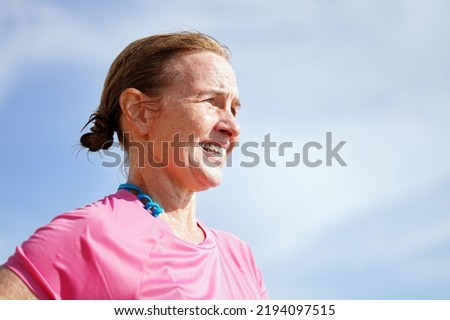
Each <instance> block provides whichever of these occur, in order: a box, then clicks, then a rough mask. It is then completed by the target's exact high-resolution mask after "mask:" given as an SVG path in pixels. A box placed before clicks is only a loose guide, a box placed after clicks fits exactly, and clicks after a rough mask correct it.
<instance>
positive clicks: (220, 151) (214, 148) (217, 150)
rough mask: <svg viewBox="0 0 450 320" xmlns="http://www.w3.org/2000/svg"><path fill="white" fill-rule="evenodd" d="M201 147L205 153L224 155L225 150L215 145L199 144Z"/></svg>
mask: <svg viewBox="0 0 450 320" xmlns="http://www.w3.org/2000/svg"><path fill="white" fill-rule="evenodd" d="M200 145H201V146H202V148H203V149H205V150H206V151H211V152H214V153H218V154H220V155H224V154H225V149H224V148H223V147H221V146H219V145H217V144H213V143H201V144H200Z"/></svg>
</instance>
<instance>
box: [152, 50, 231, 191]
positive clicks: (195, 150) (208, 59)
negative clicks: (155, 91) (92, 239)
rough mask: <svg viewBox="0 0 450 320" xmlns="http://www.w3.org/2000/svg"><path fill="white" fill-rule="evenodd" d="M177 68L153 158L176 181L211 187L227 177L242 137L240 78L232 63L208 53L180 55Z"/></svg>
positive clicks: (186, 185)
mask: <svg viewBox="0 0 450 320" xmlns="http://www.w3.org/2000/svg"><path fill="white" fill-rule="evenodd" d="M175 68H176V71H175V72H177V73H178V74H179V76H178V77H177V80H175V82H174V83H173V84H172V85H171V86H170V88H168V90H167V92H166V93H165V94H164V97H163V101H164V106H163V107H162V108H161V109H160V111H158V114H157V115H156V118H155V119H156V120H155V122H154V123H153V125H152V127H151V129H150V133H149V139H150V141H153V143H154V147H153V148H154V151H153V152H154V153H153V159H154V160H155V161H157V162H158V163H161V162H162V163H163V164H164V166H163V168H161V169H162V170H165V171H166V173H167V175H168V176H169V178H170V179H171V180H172V182H174V183H175V184H176V185H179V186H180V187H183V188H187V189H190V190H192V191H201V190H206V189H208V188H210V187H215V186H217V185H219V184H220V182H221V181H222V169H223V166H224V165H225V163H226V157H227V154H228V153H229V152H230V151H231V149H232V147H233V145H234V144H235V143H236V142H237V141H238V137H239V132H240V129H239V126H238V123H237V121H236V115H237V112H238V109H239V106H240V103H239V98H238V88H237V82H236V76H235V74H234V71H233V69H232V67H231V65H230V64H229V62H228V61H226V60H225V59H224V58H222V57H221V56H219V55H217V54H215V53H212V52H209V51H201V52H196V53H189V54H184V55H181V56H180V57H179V58H177V62H176V64H175ZM166 164H167V165H166Z"/></svg>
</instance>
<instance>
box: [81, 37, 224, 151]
mask: <svg viewBox="0 0 450 320" xmlns="http://www.w3.org/2000/svg"><path fill="white" fill-rule="evenodd" d="M194 51H211V52H214V53H216V54H218V55H220V56H222V57H224V58H225V59H227V60H230V51H229V50H228V48H227V47H226V46H224V45H222V44H220V43H219V42H217V41H216V40H215V39H214V38H212V37H210V36H208V35H206V34H203V33H198V32H178V33H168V34H160V35H154V36H150V37H146V38H143V39H139V40H136V41H134V42H132V43H131V44H129V45H128V46H127V47H126V48H125V49H124V50H123V51H122V52H121V53H120V54H119V55H118V56H117V58H116V59H115V60H114V62H113V63H112V65H111V67H110V69H109V71H108V75H107V76H106V79H105V84H104V87H103V92H102V97H101V101H100V105H99V106H98V108H97V110H96V111H95V112H94V113H93V114H92V115H91V116H90V117H89V121H88V122H87V123H86V125H85V126H84V127H83V129H85V128H86V127H87V126H88V125H89V124H93V126H92V127H91V129H90V132H88V133H85V134H83V135H82V136H81V138H80V143H81V145H82V146H83V147H86V148H88V149H89V151H99V150H101V149H108V148H109V147H111V146H112V144H113V141H114V132H116V133H117V136H118V138H119V141H120V142H121V143H122V144H123V137H122V135H123V133H122V129H121V127H120V117H121V114H122V112H121V109H120V105H119V97H120V95H121V93H122V92H123V91H124V90H125V89H127V88H135V89H138V90H140V91H142V92H143V93H145V94H146V95H148V96H149V97H152V98H153V99H155V100H159V99H160V98H161V97H162V94H163V89H165V88H167V87H169V85H170V83H171V81H173V79H174V78H175V77H176V72H174V71H173V68H170V66H171V64H173V62H174V61H175V58H176V56H177V55H178V54H181V53H187V52H194ZM83 129H82V130H83Z"/></svg>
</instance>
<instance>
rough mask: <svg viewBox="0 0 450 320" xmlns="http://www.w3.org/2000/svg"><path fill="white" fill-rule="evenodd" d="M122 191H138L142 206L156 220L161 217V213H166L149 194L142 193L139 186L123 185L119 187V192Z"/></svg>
mask: <svg viewBox="0 0 450 320" xmlns="http://www.w3.org/2000/svg"><path fill="white" fill-rule="evenodd" d="M121 189H125V190H134V191H137V192H138V195H137V197H138V199H139V200H141V202H142V204H143V205H144V208H145V209H146V210H148V211H150V212H151V214H152V216H154V217H155V218H157V217H158V216H160V215H161V213H163V212H164V209H163V208H161V206H160V205H159V203H157V202H155V201H153V199H152V198H150V196H149V195H148V194H146V193H144V191H142V189H141V188H139V187H138V186H136V185H134V184H131V183H122V184H121V185H119V188H118V190H121Z"/></svg>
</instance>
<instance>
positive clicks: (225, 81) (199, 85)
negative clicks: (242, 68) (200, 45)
mask: <svg viewBox="0 0 450 320" xmlns="http://www.w3.org/2000/svg"><path fill="white" fill-rule="evenodd" d="M175 65H176V68H177V70H178V71H179V73H180V77H179V79H180V81H179V82H178V84H181V85H182V86H183V87H185V90H189V89H191V90H196V89H198V90H202V89H217V90H219V89H220V90H221V91H229V93H230V94H235V95H237V91H238V90H237V81H236V75H235V73H234V71H233V68H232V67H231V64H230V63H229V62H228V61H227V60H226V59H225V58H223V57H221V56H219V55H218V54H216V53H213V52H209V51H200V52H195V53H189V54H183V55H181V56H179V57H178V58H177V60H176V62H175Z"/></svg>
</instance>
